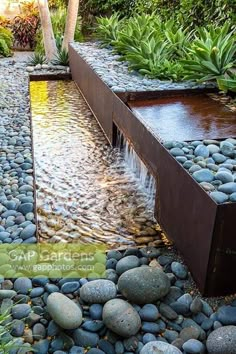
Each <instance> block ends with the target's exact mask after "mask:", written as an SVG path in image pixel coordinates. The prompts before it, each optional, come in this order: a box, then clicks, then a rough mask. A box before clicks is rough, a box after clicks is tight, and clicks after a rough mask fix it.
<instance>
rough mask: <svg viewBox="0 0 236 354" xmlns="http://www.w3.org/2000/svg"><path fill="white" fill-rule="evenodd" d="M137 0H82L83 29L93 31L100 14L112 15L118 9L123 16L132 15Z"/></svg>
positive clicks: (80, 11) (80, 10)
mask: <svg viewBox="0 0 236 354" xmlns="http://www.w3.org/2000/svg"><path fill="white" fill-rule="evenodd" d="M135 2H136V0H81V1H80V9H79V13H80V15H81V17H82V23H83V29H84V30H85V32H91V29H92V28H93V26H94V24H95V23H96V17H98V16H111V15H112V14H113V13H115V12H118V11H119V13H120V15H121V17H125V16H130V15H131V13H132V12H133V9H134V6H135Z"/></svg>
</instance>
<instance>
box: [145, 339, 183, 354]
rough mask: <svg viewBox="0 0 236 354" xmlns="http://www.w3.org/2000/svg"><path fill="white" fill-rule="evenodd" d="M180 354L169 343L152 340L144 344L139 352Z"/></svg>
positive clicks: (180, 353)
mask: <svg viewBox="0 0 236 354" xmlns="http://www.w3.org/2000/svg"><path fill="white" fill-rule="evenodd" d="M162 353H163V354H164V353H165V354H167V353H168V354H182V352H181V351H180V350H179V349H178V348H176V347H174V346H173V345H171V344H168V343H165V342H161V341H154V342H149V343H147V344H145V346H144V347H143V349H142V350H141V352H140V354H162Z"/></svg>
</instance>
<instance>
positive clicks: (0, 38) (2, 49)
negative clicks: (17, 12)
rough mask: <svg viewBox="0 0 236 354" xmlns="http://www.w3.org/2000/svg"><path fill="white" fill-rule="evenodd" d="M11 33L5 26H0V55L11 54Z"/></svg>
mask: <svg viewBox="0 0 236 354" xmlns="http://www.w3.org/2000/svg"><path fill="white" fill-rule="evenodd" d="M12 43H13V35H12V33H11V31H10V30H9V29H7V28H3V27H0V55H2V56H4V57H7V56H10V55H11V48H12Z"/></svg>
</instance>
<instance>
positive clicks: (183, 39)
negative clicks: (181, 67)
mask: <svg viewBox="0 0 236 354" xmlns="http://www.w3.org/2000/svg"><path fill="white" fill-rule="evenodd" d="M162 30H163V33H164V35H165V38H166V40H167V41H168V43H169V47H170V49H171V52H172V58H173V59H175V58H176V59H178V58H183V57H185V55H186V51H187V49H188V48H189V46H190V42H191V39H192V36H193V31H190V32H188V29H184V28H183V26H181V27H179V28H177V27H176V24H175V22H174V21H173V20H170V21H167V22H166V23H165V24H164V26H163V27H162Z"/></svg>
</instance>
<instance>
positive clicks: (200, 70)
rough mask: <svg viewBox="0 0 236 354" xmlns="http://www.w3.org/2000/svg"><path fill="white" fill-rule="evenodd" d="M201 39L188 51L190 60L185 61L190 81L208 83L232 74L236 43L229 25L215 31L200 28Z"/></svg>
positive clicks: (184, 64) (212, 28) (211, 28)
mask: <svg viewBox="0 0 236 354" xmlns="http://www.w3.org/2000/svg"><path fill="white" fill-rule="evenodd" d="M198 33H199V37H198V38H196V39H195V40H194V42H193V44H192V47H191V48H190V49H188V59H187V60H183V61H182V63H183V66H184V69H185V70H186V72H187V75H186V77H187V78H189V79H194V80H199V81H207V80H214V79H217V78H218V77H219V76H224V75H225V74H227V73H229V72H230V69H231V68H232V67H233V66H234V65H235V61H234V55H235V53H236V43H235V36H234V33H233V32H232V31H231V32H229V25H227V24H226V25H225V26H223V27H222V28H217V29H215V28H214V27H213V26H211V27H210V28H209V29H206V28H205V29H203V28H200V29H199V31H198Z"/></svg>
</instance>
